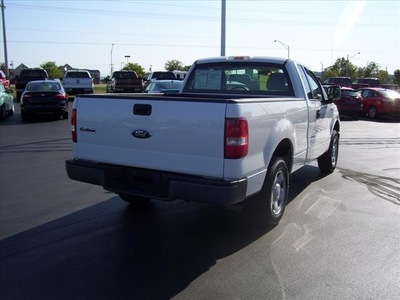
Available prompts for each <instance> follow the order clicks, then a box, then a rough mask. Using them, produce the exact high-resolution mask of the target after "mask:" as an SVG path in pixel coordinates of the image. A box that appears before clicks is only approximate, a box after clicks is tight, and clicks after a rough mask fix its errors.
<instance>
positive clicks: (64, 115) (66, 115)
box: [62, 112, 68, 120]
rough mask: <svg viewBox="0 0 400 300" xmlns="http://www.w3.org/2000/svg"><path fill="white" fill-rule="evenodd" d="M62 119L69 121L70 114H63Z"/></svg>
mask: <svg viewBox="0 0 400 300" xmlns="http://www.w3.org/2000/svg"><path fill="white" fill-rule="evenodd" d="M62 118H63V119H65V120H67V119H68V112H65V113H62Z"/></svg>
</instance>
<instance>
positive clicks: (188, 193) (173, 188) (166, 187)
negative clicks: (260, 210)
mask: <svg viewBox="0 0 400 300" xmlns="http://www.w3.org/2000/svg"><path fill="white" fill-rule="evenodd" d="M66 169H67V173H68V176H69V178H71V179H73V180H77V181H82V182H86V183H91V184H95V185H100V186H102V187H103V188H104V189H106V190H109V191H112V192H115V193H117V194H120V193H123V194H130V195H138V196H144V197H149V198H154V199H159V200H165V201H172V200H175V199H181V200H186V201H193V202H203V203H210V204H217V205H230V204H233V203H237V202H240V201H243V200H244V199H245V198H246V190H247V180H246V179H245V178H243V179H240V180H232V181H227V180H219V179H209V178H203V177H197V176H191V175H185V174H176V173H169V172H162V171H154V170H146V169H138V168H130V167H122V166H115V165H107V164H99V163H93V162H88V161H80V160H67V161H66Z"/></svg>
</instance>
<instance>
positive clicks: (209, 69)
mask: <svg viewBox="0 0 400 300" xmlns="http://www.w3.org/2000/svg"><path fill="white" fill-rule="evenodd" d="M227 91H229V93H234V94H235V93H236V94H258V95H285V96H294V92H293V88H292V85H291V82H290V80H289V77H288V75H287V73H286V69H285V67H284V66H283V65H277V64H268V63H254V62H242V63H238V62H234V63H232V64H229V63H209V64H200V65H197V66H196V67H195V69H193V70H192V72H191V73H190V77H189V78H188V80H187V83H186V85H185V90H184V92H195V93H217V94H218V93H221V94H224V93H226V92H227Z"/></svg>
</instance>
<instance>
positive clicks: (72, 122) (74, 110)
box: [71, 108, 78, 143]
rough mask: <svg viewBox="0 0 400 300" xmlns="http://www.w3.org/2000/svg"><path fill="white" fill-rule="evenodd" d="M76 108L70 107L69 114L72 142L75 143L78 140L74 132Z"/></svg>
mask: <svg viewBox="0 0 400 300" xmlns="http://www.w3.org/2000/svg"><path fill="white" fill-rule="evenodd" d="M76 114H77V112H76V108H74V109H72V115H71V134H72V142H74V143H76V142H77V141H78V139H77V134H76Z"/></svg>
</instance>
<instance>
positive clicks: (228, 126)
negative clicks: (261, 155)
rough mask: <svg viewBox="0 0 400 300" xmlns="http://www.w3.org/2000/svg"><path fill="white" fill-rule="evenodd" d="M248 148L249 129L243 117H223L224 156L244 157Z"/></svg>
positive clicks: (232, 157)
mask: <svg viewBox="0 0 400 300" xmlns="http://www.w3.org/2000/svg"><path fill="white" fill-rule="evenodd" d="M248 149H249V130H248V124H247V120H246V119H245V118H228V119H225V149H224V157H225V158H231V159H237V158H242V157H245V156H246V155H247V153H248Z"/></svg>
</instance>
